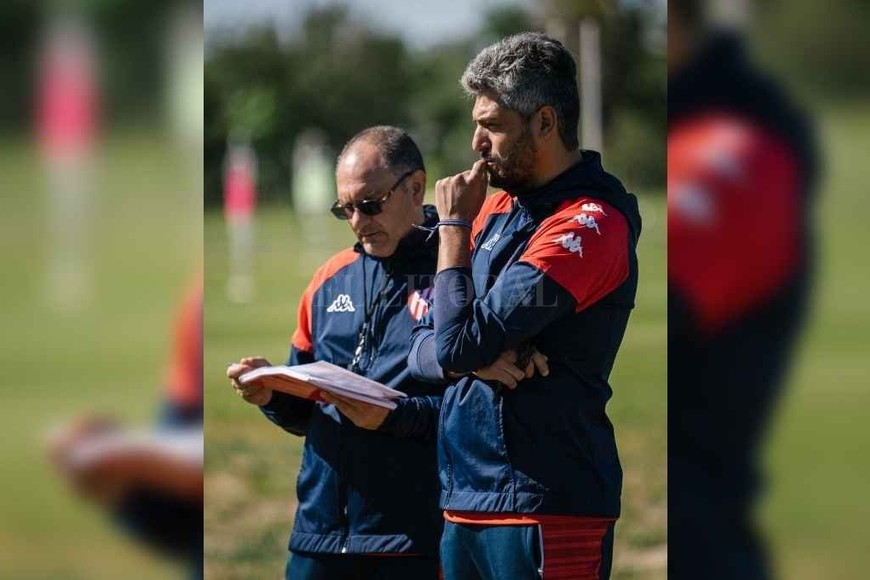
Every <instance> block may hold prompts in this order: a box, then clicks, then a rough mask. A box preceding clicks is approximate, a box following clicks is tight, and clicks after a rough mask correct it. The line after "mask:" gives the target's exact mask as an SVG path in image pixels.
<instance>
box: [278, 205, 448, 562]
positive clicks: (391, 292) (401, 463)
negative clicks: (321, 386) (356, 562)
mask: <svg viewBox="0 0 870 580" xmlns="http://www.w3.org/2000/svg"><path fill="white" fill-rule="evenodd" d="M426 214H427V222H429V223H430V224H431V223H434V222H435V221H436V220H437V217H436V216H435V213H434V208H431V207H427V208H426ZM426 237H427V236H426V234H425V233H424V232H421V231H417V230H414V231H413V232H412V233H410V234H409V235H408V236H407V237H406V238H404V239H403V240H402V241H401V242H400V243H399V246H398V248H397V250H396V252H395V253H394V254H393V255H392V256H391V257H389V258H384V259H381V258H376V257H373V256H370V255H368V254H366V253H365V252H364V251H363V249H362V247H361V246H360V245H359V244H357V245H356V246H355V247H354V248H353V249H348V250H345V251H343V252H339V253H338V254H336V255H335V256H333V257H332V258H330V259H329V260H328V261H327V262H326V263H325V264H324V265H323V266H321V267H320V269H319V270H318V271H317V273H316V274H315V275H314V279H313V280H312V281H311V283H310V284H309V286H308V288H307V290H306V291H305V294H304V295H303V298H302V301H301V304H300V306H299V318H298V326H297V330H296V332H295V334H294V335H293V341H292V348H291V353H290V361H289V364H291V365H294V364H303V363H308V362H312V361H315V360H324V361H328V362H331V363H333V364H337V365H339V366H343V367H346V366H347V365H349V364H350V363H351V362H352V360H353V359H354V355H355V352H356V350H357V347H358V345H359V344H360V337H361V330H362V329H363V326H364V324H365V322H366V320H368V325H367V332H366V335H367V339H366V344H365V346H364V348H363V349H362V352H361V357H360V360H359V366H358V368H357V370H356V372H358V373H359V374H361V375H363V376H366V377H368V378H371V379H374V380H376V381H379V382H381V383H383V384H385V385H388V386H390V387H392V388H394V389H398V390H400V391H403V392H405V393H407V394H408V396H409V400H408V401H409V402H407V403H406V404H408V405H411V406H413V405H423V406H427V407H433V406H437V405H438V401H437V400H438V399H440V395H441V394H442V392H443V388H442V387H440V386H437V385H433V384H431V383H425V382H422V381H419V380H416V379H414V378H412V377H411V376H410V373H409V371H408V368H407V364H406V358H407V353H408V345H409V341H410V337H411V331H412V330H413V328H414V326H415V325H416V324H417V322H418V320H419V319H420V318H421V317H422V316H423V315H425V313H426V310H427V309H428V303H427V302H426V297H427V296H428V294H429V292H430V291H431V287H432V283H433V275H434V272H435V266H436V258H437V243H436V241H435V240H430V241H426ZM367 311H369V312H368V315H367ZM261 409H262V411H263V413H264V414H265V415H266V417H268V418H269V419H270V420H271V421H272V422H274V423H275V424H277V425H279V426H280V427H282V428H284V429H285V430H287V431H289V432H291V433H294V434H297V435H304V436H305V448H304V452H303V456H302V466H301V469H300V472H299V479H298V481H297V483H296V493H297V496H298V499H299V507H298V509H297V511H296V518H295V523H294V528H293V533H292V535H291V537H290V550H292V551H297V552H315V553H351V554H364V553H408V554H421V555H427V556H436V555H437V553H438V541H439V538H440V535H441V525H442V520H441V516H440V511H439V509H438V478H437V467H436V465H437V460H436V451H435V438H434V437H433V433H434V431H435V430H434V425H426V424H425V423H424V422H421V421H416V422H415V423H414V428H413V429H405V428H403V425H401V424H396V423H395V422H394V421H391V420H389V419H388V420H387V421H385V422H384V424H383V425H382V426H381V428H380V429H379V430H378V431H369V430H365V429H361V428H358V427H356V426H355V425H354V424H353V423H352V422H351V421H350V420H348V419H347V418H346V417H344V416H342V415H341V414H340V413H339V412H338V410H337V409H336V408H335V407H334V406H332V405H328V404H325V403H322V402H318V403H315V402H312V401H307V400H302V399H298V398H295V397H291V396H289V395H285V394H281V393H274V394H273V398H272V400H271V401H270V402H269V404H268V405H266V406H264V407H262V408H261Z"/></svg>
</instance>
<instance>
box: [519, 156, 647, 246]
mask: <svg viewBox="0 0 870 580" xmlns="http://www.w3.org/2000/svg"><path fill="white" fill-rule="evenodd" d="M581 154H582V157H581V159H580V161H578V162H577V163H575V164H574V165H572V166H570V167H569V168H568V169H566V170H565V171H563V172H562V173H560V174H559V175H557V176H556V177H554V178H553V179H552V180H550V181H549V182H548V183H545V184H544V185H542V186H540V187H534V188H528V189H524V190H520V191H516V192H509V191H508V192H506V193H507V194H508V195H511V196H512V197H514V198H515V199H516V203H517V205H519V206H520V207H522V208H523V209H525V210H526V211H527V212H528V213H529V214H530V215H531V216H532V218H533V220H534V221H535V222H540V221H541V220H543V219H544V218H546V217H547V216H549V215H552V214H553V213H554V212H555V211H556V208H558V207H559V206H560V205H561V204H562V203H563V202H565V201H566V200H570V199H577V198H579V197H584V196H589V197H592V198H595V199H599V200H601V201H604V202H605V203H608V204H610V205H612V206H613V207H615V208H616V209H618V210H619V211H620V213H622V214H623V215H624V216H625V218H626V219H627V220H628V222H629V227H630V228H631V230H632V232H633V233H634V237H635V239H636V238H637V236H638V235H639V234H640V229H641V219H640V213H639V212H638V208H637V198H636V197H635V196H634V195H632V194H630V193H627V192H626V191H625V188H624V187H623V186H622V183H620V181H619V180H618V179H617V178H615V177H614V176H613V175H611V174H609V173H607V172H606V171H605V170H604V167H603V166H602V165H601V154H600V153H598V152H597V151H592V150H589V149H584V150H581Z"/></svg>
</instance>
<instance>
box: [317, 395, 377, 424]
mask: <svg viewBox="0 0 870 580" xmlns="http://www.w3.org/2000/svg"><path fill="white" fill-rule="evenodd" d="M320 396H321V397H322V398H323V400H324V401H326V402H327V403H331V404H333V405H335V407H336V409H338V410H339V411H340V412H341V414H342V415H344V416H345V417H347V418H348V419H350V420H351V421H352V422H353V424H354V425H356V426H357V427H360V428H362V429H369V430H371V431H374V430H375V429H377V428H378V427H380V426H381V424H382V423H383V422H384V419H386V418H387V415H389V414H390V410H389V409H386V408H384V407H379V406H378V405H371V404H369V403H363V402H362V401H355V400H353V399H348V398H347V397H341V396H339V395H336V394H334V393H327V392H326V391H321V392H320Z"/></svg>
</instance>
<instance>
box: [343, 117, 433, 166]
mask: <svg viewBox="0 0 870 580" xmlns="http://www.w3.org/2000/svg"><path fill="white" fill-rule="evenodd" d="M360 142H366V143H370V144H372V145H373V146H374V147H375V148H377V150H378V151H379V152H380V154H381V157H382V158H383V161H384V164H385V165H386V167H387V169H389V170H390V171H392V172H394V173H397V174H398V173H401V172H405V171H416V170H417V169H422V170H423V171H426V167H425V166H424V165H423V155H422V154H421V153H420V149H419V148H418V147H417V144H416V143H415V142H414V140H413V139H411V136H410V135H408V133H407V131H405V130H404V129H400V128H398V127H392V126H390V125H378V126H376V127H369V128H367V129H363V130H362V131H360V132H359V133H357V134H356V135H354V136H353V137H351V138H350V140H349V141H348V142H347V143H345V144H344V147H343V148H342V150H341V153H339V155H338V159H337V160H336V162H335V166H336V167H338V166H339V165H340V164H341V160H342V159H343V158H344V156H345V154H346V153H347V152H348V151H350V150H351V149H352V148H353V147H354V146H355V145H356V144H357V143H360Z"/></svg>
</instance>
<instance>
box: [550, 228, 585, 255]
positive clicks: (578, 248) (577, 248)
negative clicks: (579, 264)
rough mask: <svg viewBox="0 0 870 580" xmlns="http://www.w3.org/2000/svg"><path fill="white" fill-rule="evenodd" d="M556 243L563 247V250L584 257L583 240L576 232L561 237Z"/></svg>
mask: <svg viewBox="0 0 870 580" xmlns="http://www.w3.org/2000/svg"><path fill="white" fill-rule="evenodd" d="M554 243H556V244H559V245H561V246H562V247H563V248H565V249H566V250H568V251H569V252H571V253H572V254H577V255H578V256H580V257H581V258H582V257H583V240H582V239H581V238H580V236H578V235H577V234H575V233H574V232H569V233H567V234H565V235H564V236H559V237H558V238H556V239H555V240H554Z"/></svg>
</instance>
